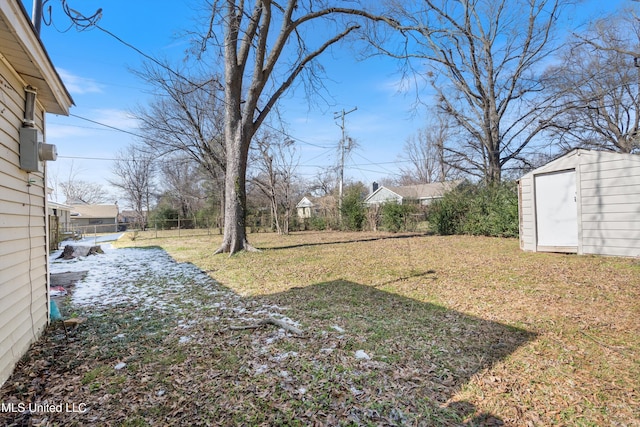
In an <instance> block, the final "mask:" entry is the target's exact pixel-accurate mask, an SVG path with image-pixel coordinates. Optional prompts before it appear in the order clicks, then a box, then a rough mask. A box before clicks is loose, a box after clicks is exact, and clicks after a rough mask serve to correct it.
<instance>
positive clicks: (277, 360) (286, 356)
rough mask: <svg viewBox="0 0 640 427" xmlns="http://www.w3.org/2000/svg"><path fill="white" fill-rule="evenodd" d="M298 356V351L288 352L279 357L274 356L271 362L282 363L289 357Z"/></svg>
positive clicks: (278, 355)
mask: <svg viewBox="0 0 640 427" xmlns="http://www.w3.org/2000/svg"><path fill="white" fill-rule="evenodd" d="M296 356H298V352H297V351H287V352H286V353H282V354H277V355H275V356H273V357H272V358H271V359H270V360H272V361H274V362H282V361H283V360H286V359H288V358H289V357H296Z"/></svg>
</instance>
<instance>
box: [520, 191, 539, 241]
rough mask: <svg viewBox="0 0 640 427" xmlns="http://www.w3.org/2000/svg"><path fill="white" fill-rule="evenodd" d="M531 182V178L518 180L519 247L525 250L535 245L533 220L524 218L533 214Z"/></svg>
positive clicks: (531, 216)
mask: <svg viewBox="0 0 640 427" xmlns="http://www.w3.org/2000/svg"><path fill="white" fill-rule="evenodd" d="M532 184H533V180H532V179H529V180H522V181H520V202H521V203H520V205H519V209H520V212H519V215H520V248H521V249H523V250H525V251H533V250H535V247H536V241H535V229H534V227H533V221H527V220H526V219H527V218H533V216H534V209H533V206H534V205H533V185H532Z"/></svg>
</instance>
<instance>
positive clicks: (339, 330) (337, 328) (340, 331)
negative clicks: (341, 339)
mask: <svg viewBox="0 0 640 427" xmlns="http://www.w3.org/2000/svg"><path fill="white" fill-rule="evenodd" d="M332 328H333V329H334V330H336V331H338V332H339V333H341V334H344V329H342V328H341V327H340V326H338V325H333V326H332Z"/></svg>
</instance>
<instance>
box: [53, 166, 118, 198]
mask: <svg viewBox="0 0 640 427" xmlns="http://www.w3.org/2000/svg"><path fill="white" fill-rule="evenodd" d="M78 173H79V171H78V170H76V169H75V168H74V166H73V164H72V165H71V167H70V168H69V175H68V176H67V179H66V180H63V181H60V182H58V186H59V187H60V190H61V192H62V195H63V196H64V198H65V203H67V204H86V205H94V204H100V203H105V202H106V201H107V200H108V198H109V193H108V192H107V191H106V190H105V189H104V187H103V186H102V185H100V184H98V183H95V182H88V181H84V180H81V179H78Z"/></svg>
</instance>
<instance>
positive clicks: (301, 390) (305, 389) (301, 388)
mask: <svg viewBox="0 0 640 427" xmlns="http://www.w3.org/2000/svg"><path fill="white" fill-rule="evenodd" d="M297 391H298V393H299V394H305V393H306V392H307V388H306V387H300V388H299V389H298V390H297Z"/></svg>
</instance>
